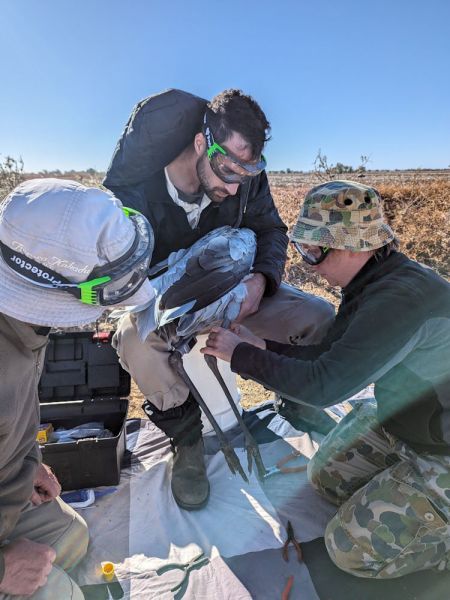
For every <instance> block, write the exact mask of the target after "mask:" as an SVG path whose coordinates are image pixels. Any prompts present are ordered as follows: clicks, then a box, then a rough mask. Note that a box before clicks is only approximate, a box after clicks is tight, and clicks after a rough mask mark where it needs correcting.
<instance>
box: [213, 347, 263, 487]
mask: <svg viewBox="0 0 450 600" xmlns="http://www.w3.org/2000/svg"><path fill="white" fill-rule="evenodd" d="M204 358H205V361H206V364H207V365H208V367H209V368H210V369H211V371H212V372H213V373H214V375H215V377H216V379H217V381H218V382H219V384H220V387H221V388H222V390H223V392H224V394H225V396H226V398H227V400H228V402H229V404H230V406H231V408H232V410H233V412H234V414H235V416H236V419H237V421H238V423H239V425H240V427H241V429H242V432H243V434H244V438H245V449H246V451H247V468H248V472H249V473H251V472H252V463H253V461H255V465H256V469H257V472H258V477H259V478H260V479H262V478H263V477H264V475H265V474H266V472H267V470H266V467H265V466H264V463H263V459H262V457H261V453H260V451H259V447H258V444H257V443H256V441H255V438H254V437H253V436H252V434H251V433H250V431H249V430H248V427H247V425H246V424H245V423H244V419H243V418H242V415H241V413H240V412H239V409H238V407H237V406H236V404H235V403H234V400H233V397H232V396H231V394H230V390H229V389H228V387H227V384H226V383H225V381H224V380H223V377H222V374H221V372H220V371H219V367H218V365H217V359H216V357H215V356H211V355H210V354H205V355H204Z"/></svg>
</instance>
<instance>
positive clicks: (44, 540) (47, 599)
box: [0, 498, 89, 600]
mask: <svg viewBox="0 0 450 600" xmlns="http://www.w3.org/2000/svg"><path fill="white" fill-rule="evenodd" d="M18 538H27V539H29V540H32V541H33V542H39V543H41V544H48V545H49V546H51V547H52V548H53V549H54V550H55V551H56V559H55V562H54V563H53V568H52V570H51V572H50V575H49V576H48V580H47V584H46V585H45V586H44V587H41V588H39V589H38V590H37V591H36V592H35V593H34V594H33V595H32V596H27V598H31V599H32V600H83V599H84V595H83V592H82V591H81V590H80V588H79V587H78V586H77V584H76V583H75V582H74V581H73V580H72V579H71V578H70V577H69V575H67V573H66V571H70V570H71V569H72V568H73V567H75V565H76V564H77V563H78V562H79V561H80V560H81V559H82V558H83V557H84V555H85V554H86V550H87V546H88V541H89V535H88V528H87V525H86V523H85V521H84V520H83V519H82V518H81V517H80V515H79V514H78V513H76V512H75V511H74V510H73V509H72V508H71V507H70V506H68V505H67V504H66V503H65V502H63V501H62V500H61V499H60V498H57V499H56V500H53V501H52V502H45V503H44V504H41V505H39V506H33V505H32V504H30V505H29V507H27V508H26V509H25V510H24V511H23V512H22V514H21V516H20V519H19V521H18V523H17V525H16V527H15V529H14V531H13V532H12V533H11V534H10V535H9V541H10V542H12V541H14V540H16V539H18ZM22 598H24V596H9V595H5V594H0V600H21V599H22Z"/></svg>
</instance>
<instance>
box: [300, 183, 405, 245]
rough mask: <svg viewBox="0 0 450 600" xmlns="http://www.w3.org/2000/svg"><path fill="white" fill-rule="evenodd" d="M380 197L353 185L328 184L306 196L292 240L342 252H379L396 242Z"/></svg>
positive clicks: (373, 191) (357, 184)
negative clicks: (383, 247)
mask: <svg viewBox="0 0 450 600" xmlns="http://www.w3.org/2000/svg"><path fill="white" fill-rule="evenodd" d="M394 237H395V236H394V232H393V231H392V229H391V228H390V227H389V225H388V224H387V223H386V222H385V221H384V217H383V209H382V200H381V197H380V194H379V193H378V192H377V191H376V190H375V189H374V188H371V187H368V186H366V185H362V184H360V183H356V182H354V181H329V182H327V183H324V184H322V185H318V186H316V187H314V188H312V189H311V190H310V191H309V192H308V193H307V195H306V198H305V201H304V203H303V206H302V208H301V210H300V214H299V217H298V220H297V223H296V225H295V227H294V231H293V232H292V235H291V240H292V241H295V242H300V243H303V244H311V245H314V246H327V247H329V248H337V249H339V250H353V251H354V252H360V251H363V250H376V249H377V248H381V247H382V246H385V245H386V244H388V243H389V242H391V241H392V240H393V239H394Z"/></svg>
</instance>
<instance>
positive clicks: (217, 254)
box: [133, 226, 256, 340]
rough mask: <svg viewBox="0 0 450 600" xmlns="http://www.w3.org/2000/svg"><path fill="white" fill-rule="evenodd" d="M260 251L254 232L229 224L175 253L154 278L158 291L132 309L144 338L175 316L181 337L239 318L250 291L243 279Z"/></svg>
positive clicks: (153, 281) (178, 333)
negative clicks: (226, 320) (247, 292)
mask: <svg viewBox="0 0 450 600" xmlns="http://www.w3.org/2000/svg"><path fill="white" fill-rule="evenodd" d="M255 254H256V236H255V233H254V232H253V231H251V230H250V229H245V228H240V229H234V228H232V227H229V226H224V227H220V228H219V229H215V230H214V231H211V232H209V233H208V234H207V235H205V236H204V237H202V238H201V239H200V240H198V241H197V242H195V243H194V244H193V245H192V246H191V247H190V248H187V249H183V250H178V251H177V252H173V253H172V254H170V255H169V257H168V259H167V261H166V262H167V267H168V268H167V271H166V272H165V273H162V274H161V275H159V276H157V277H155V278H153V279H151V284H152V286H153V288H154V289H155V292H156V295H155V297H154V298H153V299H152V300H151V301H150V302H149V303H148V304H147V305H146V306H143V307H136V308H135V309H134V311H133V312H135V314H136V315H135V316H136V326H137V329H138V332H139V336H140V338H141V339H142V340H145V339H146V337H147V336H148V335H149V333H151V332H152V331H155V330H156V329H159V328H160V327H163V326H164V325H167V324H168V323H170V322H172V321H174V320H176V319H178V323H177V326H176V334H177V336H179V337H180V338H181V337H187V336H190V335H193V334H195V333H198V332H201V331H204V330H206V329H209V328H210V327H212V326H213V325H215V324H220V323H221V322H222V321H223V319H225V318H226V319H228V320H229V321H233V320H234V319H236V317H237V316H238V314H239V311H240V308H241V304H242V302H243V301H244V299H245V297H246V286H245V284H244V283H242V280H243V279H244V278H245V277H246V275H248V274H249V273H250V271H251V268H252V265H253V261H254V259H255Z"/></svg>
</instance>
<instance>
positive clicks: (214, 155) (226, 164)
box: [203, 113, 267, 183]
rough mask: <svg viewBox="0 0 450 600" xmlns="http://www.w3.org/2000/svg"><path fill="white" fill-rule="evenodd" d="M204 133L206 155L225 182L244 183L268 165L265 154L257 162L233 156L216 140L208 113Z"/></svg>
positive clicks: (204, 118) (204, 120)
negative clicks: (244, 160)
mask: <svg viewBox="0 0 450 600" xmlns="http://www.w3.org/2000/svg"><path fill="white" fill-rule="evenodd" d="M203 135H204V136H205V138H206V144H207V149H206V155H207V156H208V160H209V164H210V165H211V169H212V170H213V171H214V173H215V175H217V177H218V178H219V179H221V180H222V181H223V182H224V183H244V182H245V181H247V180H248V178H249V177H255V176H256V175H259V174H260V173H261V172H262V171H264V169H265V168H266V166H267V162H266V159H265V158H264V155H263V154H261V158H260V159H259V161H258V162H256V163H247V162H243V161H241V160H239V159H237V158H236V157H234V156H232V155H231V154H230V153H229V152H227V151H226V150H225V148H222V146H220V145H219V144H218V143H217V142H216V141H215V140H214V135H213V132H212V131H211V127H210V126H209V125H208V122H207V118H206V113H205V115H204V117H203Z"/></svg>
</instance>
